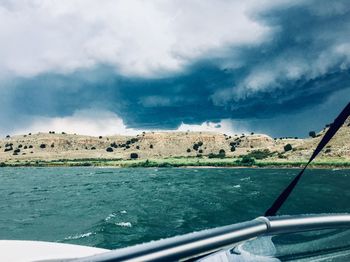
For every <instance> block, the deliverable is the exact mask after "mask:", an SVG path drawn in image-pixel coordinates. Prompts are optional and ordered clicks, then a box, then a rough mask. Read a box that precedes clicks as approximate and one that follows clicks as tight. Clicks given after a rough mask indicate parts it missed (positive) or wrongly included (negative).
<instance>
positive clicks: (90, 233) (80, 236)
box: [64, 232, 95, 240]
mask: <svg viewBox="0 0 350 262" xmlns="http://www.w3.org/2000/svg"><path fill="white" fill-rule="evenodd" d="M94 234H95V233H93V232H87V233H83V234H77V235H73V236H68V237H66V238H64V239H65V240H71V239H80V238H85V237H89V236H91V235H94Z"/></svg>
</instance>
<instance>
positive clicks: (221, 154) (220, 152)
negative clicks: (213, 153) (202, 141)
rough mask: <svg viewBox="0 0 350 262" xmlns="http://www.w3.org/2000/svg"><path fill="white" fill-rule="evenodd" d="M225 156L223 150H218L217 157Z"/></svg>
mask: <svg viewBox="0 0 350 262" xmlns="http://www.w3.org/2000/svg"><path fill="white" fill-rule="evenodd" d="M225 154H226V153H225V150H223V149H220V150H219V155H220V156H223V157H225Z"/></svg>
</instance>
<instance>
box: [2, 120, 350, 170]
mask: <svg viewBox="0 0 350 262" xmlns="http://www.w3.org/2000/svg"><path fill="white" fill-rule="evenodd" d="M326 130H327V127H326V128H325V129H324V130H322V131H321V132H319V133H316V132H310V137H309V138H306V139H298V138H271V137H270V136H268V135H265V134H254V133H251V134H240V135H237V134H236V135H226V134H220V133H212V132H147V133H145V132H143V133H141V134H139V135H136V136H120V135H116V136H100V137H94V136H85V135H77V134H66V133H64V132H63V133H55V132H54V131H51V132H49V133H37V134H31V133H29V134H24V135H16V136H7V137H5V138H3V139H1V140H0V163H2V165H8V164H16V163H20V164H26V163H27V164H28V165H32V164H34V163H38V162H45V163H47V162H55V161H61V162H62V161H63V162H64V161H70V160H71V161H79V160H81V161H85V162H89V160H90V161H98V160H113V161H127V160H152V159H170V158H187V159H226V160H230V161H231V160H232V159H237V160H240V161H241V160H242V158H243V157H244V156H245V159H254V160H257V161H265V162H266V161H270V162H271V163H272V162H281V163H282V162H303V161H306V160H307V159H308V158H309V156H310V155H311V153H312V151H313V149H314V148H315V147H316V145H317V143H318V142H319V140H320V138H321V137H322V136H323V135H324V133H325V131H326ZM349 141H350V121H349V120H348V121H347V122H346V124H344V126H343V127H342V128H341V129H340V130H339V131H338V133H337V134H336V136H335V137H334V138H333V139H332V140H331V142H330V143H329V145H328V146H327V148H326V149H325V150H324V151H323V152H322V154H321V156H320V157H319V158H320V159H321V160H324V161H328V162H334V161H335V162H336V161H340V162H345V163H349V162H350V143H349ZM192 162H193V161H192ZM236 162H237V161H236Z"/></svg>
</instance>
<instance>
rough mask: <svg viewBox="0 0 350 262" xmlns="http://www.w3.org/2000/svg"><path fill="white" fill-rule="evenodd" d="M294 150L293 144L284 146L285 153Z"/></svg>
mask: <svg viewBox="0 0 350 262" xmlns="http://www.w3.org/2000/svg"><path fill="white" fill-rule="evenodd" d="M292 149H293V147H292V145H291V144H286V145H285V146H284V151H285V152H287V151H290V150H292Z"/></svg>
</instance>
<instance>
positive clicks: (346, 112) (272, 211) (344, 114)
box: [265, 102, 350, 216]
mask: <svg viewBox="0 0 350 262" xmlns="http://www.w3.org/2000/svg"><path fill="white" fill-rule="evenodd" d="M349 116H350V102H349V103H348V104H347V106H345V108H344V109H343V111H341V113H340V114H339V115H338V117H337V118H336V119H335V120H334V122H333V123H332V124H331V125H330V127H329V129H328V130H327V132H326V134H325V135H324V136H323V138H322V139H321V141H320V142H319V144H318V145H317V147H316V149H315V150H314V152H313V154H312V155H311V157H310V159H309V161H308V162H307V163H306V165H305V166H304V168H303V169H302V170H301V171H300V173H299V174H298V175H297V176H296V177H295V178H294V179H293V180H292V182H291V183H290V184H289V185H288V186H287V187H286V188H285V189H284V190H283V191H282V193H281V194H280V195H279V196H278V198H277V199H276V200H275V201H274V203H273V204H272V206H271V207H270V208H269V209H268V210H266V212H265V216H275V215H276V213H277V212H278V210H279V209H280V208H281V206H282V205H283V203H284V202H285V201H286V200H287V198H288V197H289V195H290V194H291V193H292V191H293V189H294V188H295V186H296V185H297V183H298V182H299V180H300V178H301V177H302V175H303V174H304V171H305V169H306V168H307V166H308V165H309V164H310V163H311V161H312V160H314V158H315V157H316V156H317V155H318V154H319V153H320V152H321V150H322V149H323V148H324V147H325V146H326V145H327V144H328V142H329V140H331V139H332V137H333V136H334V135H335V134H336V133H337V131H338V130H339V128H340V127H341V126H342V125H343V124H344V122H345V120H346V119H347V118H348V117H349Z"/></svg>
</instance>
